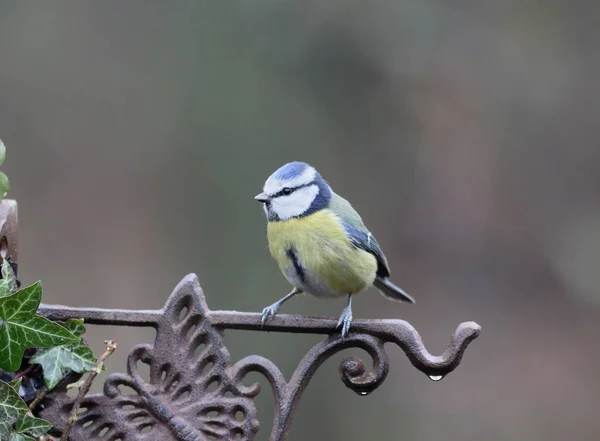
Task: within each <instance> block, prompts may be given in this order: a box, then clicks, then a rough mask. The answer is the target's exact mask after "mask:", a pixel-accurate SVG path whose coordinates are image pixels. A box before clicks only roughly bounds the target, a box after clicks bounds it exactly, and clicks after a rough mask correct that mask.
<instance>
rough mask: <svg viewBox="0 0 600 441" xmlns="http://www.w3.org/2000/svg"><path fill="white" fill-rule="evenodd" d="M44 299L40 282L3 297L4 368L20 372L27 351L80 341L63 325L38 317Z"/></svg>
mask: <svg viewBox="0 0 600 441" xmlns="http://www.w3.org/2000/svg"><path fill="white" fill-rule="evenodd" d="M41 299H42V284H41V283H40V282H36V283H34V284H33V285H31V286H28V287H27V288H23V289H21V290H20V291H17V292H16V293H15V294H13V295H11V296H8V297H3V298H0V319H1V320H0V369H3V370H5V371H8V372H15V371H16V370H18V369H19V366H20V365H21V359H22V358H23V353H24V352H25V349H28V348H48V347H52V346H57V345H62V344H67V343H70V342H77V341H78V340H79V338H78V337H77V336H75V335H73V334H71V333H70V332H69V331H67V330H66V329H65V328H63V327H62V326H60V325H58V324H56V323H54V322H51V321H50V320H48V319H46V318H44V317H40V316H37V315H35V312H36V311H37V309H38V306H39V305H40V301H41Z"/></svg>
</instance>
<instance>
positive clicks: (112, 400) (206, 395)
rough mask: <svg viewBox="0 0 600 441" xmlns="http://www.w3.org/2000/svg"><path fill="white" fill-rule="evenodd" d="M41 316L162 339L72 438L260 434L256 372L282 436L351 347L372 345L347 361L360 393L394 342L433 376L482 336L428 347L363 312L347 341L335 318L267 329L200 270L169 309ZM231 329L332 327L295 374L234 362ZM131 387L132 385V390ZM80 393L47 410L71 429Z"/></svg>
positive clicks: (383, 368) (379, 375) (135, 360)
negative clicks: (323, 371) (316, 382)
mask: <svg viewBox="0 0 600 441" xmlns="http://www.w3.org/2000/svg"><path fill="white" fill-rule="evenodd" d="M39 314H41V315H44V316H46V317H48V318H49V319H52V320H67V319H69V318H76V317H78V318H84V319H85V322H86V323H90V324H100V325H124V326H151V327H154V328H156V330H157V336H156V341H155V343H154V345H139V346H136V347H134V348H133V349H132V351H131V353H130V354H129V358H128V362H127V374H112V375H110V376H109V377H108V379H107V380H106V383H105V385H104V393H103V394H98V395H90V396H88V397H87V398H86V399H85V401H84V403H83V406H82V407H83V408H84V409H85V411H83V412H82V413H80V414H79V419H78V421H77V424H76V425H75V427H74V429H73V432H72V434H71V439H72V440H73V441H84V440H90V441H91V440H103V441H117V440H121V441H134V440H145V439H148V440H155V439H156V440H165V441H167V440H168V441H171V440H172V441H197V440H210V439H215V440H216V439H218V440H248V441H249V440H252V439H254V436H255V435H256V433H257V431H258V428H259V424H258V420H257V412H256V408H255V406H254V401H253V400H254V398H255V397H256V396H257V395H258V393H259V391H260V385H259V384H254V385H252V386H245V385H244V384H243V379H244V377H245V376H246V375H247V374H248V373H249V372H259V373H261V374H262V375H264V376H265V377H266V378H267V380H268V381H269V383H270V385H271V388H272V390H273V395H274V398H275V404H276V406H275V408H276V411H275V416H274V422H273V428H272V431H271V437H270V439H271V440H272V441H280V440H283V439H284V438H285V436H286V434H287V433H288V431H289V429H290V424H291V420H292V416H293V412H294V409H295V407H296V404H297V403H298V400H299V398H300V396H301V394H302V392H303V391H304V389H305V388H306V386H307V385H308V382H309V381H310V379H311V378H312V376H313V374H314V373H315V371H316V370H317V369H318V368H319V366H320V365H321V364H322V363H323V362H324V361H325V360H326V359H328V358H329V357H331V356H332V355H333V354H335V353H337V352H339V351H341V350H343V349H346V348H361V349H364V350H365V351H366V352H367V353H368V354H369V356H370V357H371V359H372V362H373V368H372V369H371V370H368V369H367V368H366V367H365V363H364V362H363V361H362V360H361V359H360V358H358V357H347V358H345V359H344V360H343V361H342V363H341V365H340V376H341V378H342V381H343V382H344V384H345V385H346V386H347V387H349V388H350V389H352V390H353V391H355V392H357V393H358V394H360V395H366V394H368V393H370V392H372V391H373V390H375V389H376V388H377V387H378V386H379V385H381V383H382V382H383V381H384V380H385V378H386V376H387V373H388V366H389V362H388V357H387V354H386V352H385V350H384V347H383V346H384V344H385V343H387V342H391V343H395V344H397V345H398V346H400V347H401V348H402V349H403V350H404V352H405V353H406V355H407V356H408V358H409V360H410V361H411V363H412V364H413V365H414V366H415V367H416V368H417V369H419V370H420V371H422V372H424V373H425V374H427V375H428V376H429V377H430V378H432V379H434V380H438V379H441V378H442V377H443V376H445V375H447V374H448V373H450V372H451V371H453V370H454V369H455V368H456V367H457V366H458V364H459V363H460V360H461V358H462V355H463V352H464V350H465V349H466V347H467V345H468V344H469V343H470V342H471V341H472V340H473V339H474V338H475V337H477V336H478V335H479V332H480V327H479V325H477V324H476V323H474V322H466V323H462V324H460V325H459V326H458V328H457V329H456V331H455V333H454V335H453V336H452V339H451V341H450V345H449V346H448V348H447V349H446V351H445V352H444V353H443V354H442V355H441V356H432V355H431V354H429V352H427V350H426V349H425V347H424V345H423V342H422V341H421V338H420V336H419V334H418V333H417V331H416V330H415V329H414V328H413V327H412V326H411V325H410V324H409V323H407V322H405V321H403V320H356V321H355V322H353V324H352V331H351V332H350V334H349V335H348V337H347V338H346V339H344V340H342V339H341V338H340V337H339V334H337V333H336V332H335V326H336V320H335V319H329V318H315V317H301V316H291V315H278V316H275V317H274V318H272V319H271V320H270V321H269V322H268V323H267V324H265V326H264V327H261V316H260V314H258V313H241V312H233V311H211V310H210V309H208V306H207V305H206V300H205V297H204V294H203V292H202V290H201V288H200V285H199V283H198V279H197V278H196V276H195V275H193V274H191V275H188V276H186V277H185V278H184V279H183V280H182V281H181V282H180V283H179V285H178V286H177V287H176V288H175V290H174V291H173V293H172V294H171V296H170V297H169V299H168V301H167V303H166V305H165V307H164V308H163V309H161V310H158V311H153V310H150V311H127V310H110V309H96V308H70V307H67V306H50V305H41V306H40V309H39ZM226 329H242V330H252V331H260V330H263V331H278V332H294V333H318V334H329V335H330V336H329V337H328V338H326V339H325V340H324V341H323V342H321V343H319V344H317V345H316V346H315V347H313V348H312V349H311V350H310V351H309V353H308V354H307V355H306V356H305V357H304V359H303V360H302V361H301V362H300V364H299V365H298V367H297V369H296V371H295V372H294V374H293V375H292V378H291V379H290V380H289V381H286V379H285V378H284V376H283V375H282V373H281V371H280V370H279V368H277V366H275V365H274V364H273V363H272V362H271V361H269V360H267V359H265V358H263V357H260V356H257V355H250V356H248V357H246V358H244V359H242V360H240V361H238V362H237V363H235V364H233V365H232V364H231V363H230V360H229V353H228V351H227V349H226V347H225V346H224V344H223V333H224V331H225V330H226ZM140 363H145V364H147V365H149V366H150V381H149V382H146V381H144V380H143V379H142V378H141V376H140V375H139V368H138V366H139V364H140ZM125 387H127V388H129V390H130V392H129V393H127V392H126V391H125V390H124V388H125ZM71 405H72V400H71V398H70V397H68V396H67V394H66V393H65V390H64V389H57V390H55V391H53V392H52V393H51V394H49V395H48V397H47V399H46V402H45V406H44V408H43V410H42V411H41V416H42V417H43V418H46V419H48V420H50V421H51V422H52V423H53V424H54V425H55V427H56V428H57V429H58V430H61V429H62V428H63V427H64V424H65V422H66V421H67V418H68V417H69V412H70V409H71Z"/></svg>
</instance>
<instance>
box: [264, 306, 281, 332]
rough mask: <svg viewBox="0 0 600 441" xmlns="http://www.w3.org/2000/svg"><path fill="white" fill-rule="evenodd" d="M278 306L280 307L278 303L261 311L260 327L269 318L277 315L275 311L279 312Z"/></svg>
mask: <svg viewBox="0 0 600 441" xmlns="http://www.w3.org/2000/svg"><path fill="white" fill-rule="evenodd" d="M280 306H281V305H280V304H279V303H273V304H272V305H271V306H267V307H266V308H264V309H263V310H262V318H261V321H260V325H261V327H262V326H264V325H265V323H266V322H267V320H268V319H269V317H272V316H273V317H274V316H275V314H277V311H279V308H280Z"/></svg>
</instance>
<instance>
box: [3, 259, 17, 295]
mask: <svg viewBox="0 0 600 441" xmlns="http://www.w3.org/2000/svg"><path fill="white" fill-rule="evenodd" d="M1 281H2V282H5V284H6V285H7V288H8V291H9V292H10V294H8V295H11V294H14V293H16V292H17V291H18V290H19V287H18V286H17V276H15V272H14V271H13V269H12V265H11V264H10V262H9V261H8V260H6V259H5V260H4V261H3V262H2V280H1ZM0 289H2V288H0ZM0 297H7V296H3V295H0Z"/></svg>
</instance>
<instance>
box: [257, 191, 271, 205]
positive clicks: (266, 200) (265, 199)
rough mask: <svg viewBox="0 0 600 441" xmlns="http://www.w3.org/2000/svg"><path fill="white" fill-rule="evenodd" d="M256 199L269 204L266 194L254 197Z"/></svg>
mask: <svg viewBox="0 0 600 441" xmlns="http://www.w3.org/2000/svg"><path fill="white" fill-rule="evenodd" d="M254 199H255V200H257V201H258V202H262V203H265V202H269V196H267V195H266V194H264V193H259V194H257V195H256V196H254Z"/></svg>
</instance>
